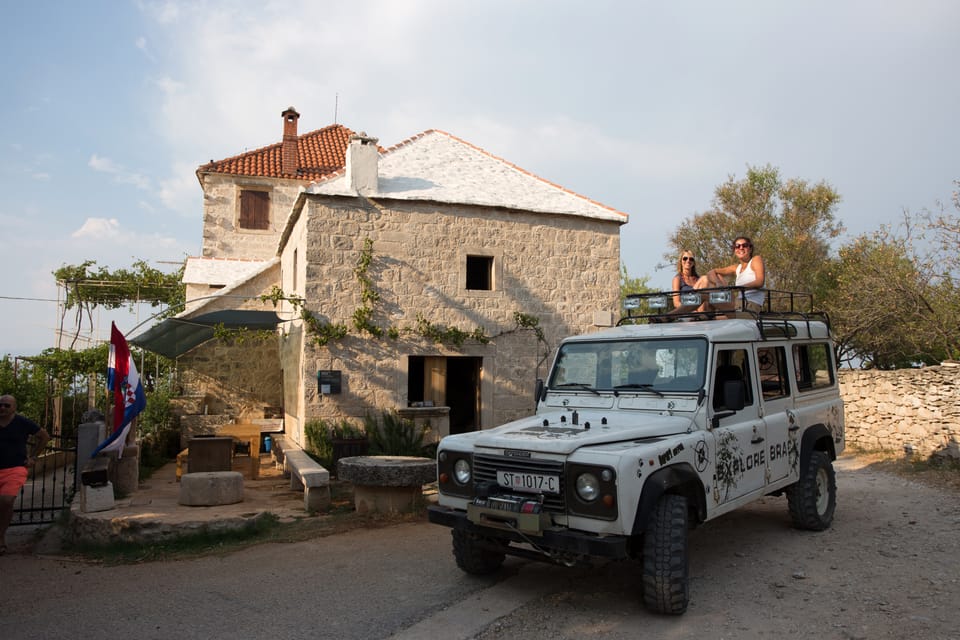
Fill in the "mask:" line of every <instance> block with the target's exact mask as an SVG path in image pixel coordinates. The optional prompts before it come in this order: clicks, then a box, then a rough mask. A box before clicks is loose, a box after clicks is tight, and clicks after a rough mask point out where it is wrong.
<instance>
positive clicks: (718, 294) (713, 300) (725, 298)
mask: <svg viewBox="0 0 960 640" xmlns="http://www.w3.org/2000/svg"><path fill="white" fill-rule="evenodd" d="M732 301H733V295H732V294H731V293H730V291H711V292H710V304H723V303H725V302H732Z"/></svg>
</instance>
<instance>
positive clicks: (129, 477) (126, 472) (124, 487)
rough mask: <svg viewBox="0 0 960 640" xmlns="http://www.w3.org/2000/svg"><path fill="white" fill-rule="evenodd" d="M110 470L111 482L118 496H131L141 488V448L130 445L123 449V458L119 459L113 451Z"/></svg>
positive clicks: (110, 454)
mask: <svg viewBox="0 0 960 640" xmlns="http://www.w3.org/2000/svg"><path fill="white" fill-rule="evenodd" d="M108 455H109V456H110V469H111V474H110V475H111V481H112V482H113V486H114V487H115V490H116V493H117V495H118V496H129V495H130V494H132V493H133V492H134V491H136V490H137V487H139V486H140V447H139V446H137V445H135V444H128V445H127V446H125V447H124V448H123V456H122V457H121V458H119V459H117V454H116V452H114V451H111V452H110V453H109V454H108Z"/></svg>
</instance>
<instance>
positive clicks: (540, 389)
mask: <svg viewBox="0 0 960 640" xmlns="http://www.w3.org/2000/svg"><path fill="white" fill-rule="evenodd" d="M546 397H547V387H546V386H545V385H544V384H543V378H537V387H536V390H535V391H534V392H533V404H534V405H538V404H540V401H541V400H545V399H546Z"/></svg>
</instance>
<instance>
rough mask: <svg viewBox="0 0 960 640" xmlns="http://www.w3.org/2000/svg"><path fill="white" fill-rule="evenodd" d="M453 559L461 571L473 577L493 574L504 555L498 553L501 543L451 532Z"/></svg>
mask: <svg viewBox="0 0 960 640" xmlns="http://www.w3.org/2000/svg"><path fill="white" fill-rule="evenodd" d="M452 533H453V557H454V559H456V561H457V566H458V567H460V569H461V570H463V571H465V572H467V573H472V574H474V575H484V574H487V573H493V572H494V571H496V570H497V569H499V568H500V565H502V564H503V560H504V558H505V557H506V554H505V553H504V552H503V551H498V550H497V548H498V547H503V543H501V542H498V541H497V540H494V539H492V538H486V537H484V536H479V535H477V534H475V533H468V532H466V531H458V530H456V529H454V530H453V532H452Z"/></svg>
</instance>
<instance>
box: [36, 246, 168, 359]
mask: <svg viewBox="0 0 960 640" xmlns="http://www.w3.org/2000/svg"><path fill="white" fill-rule="evenodd" d="M185 266H186V263H184V264H183V265H181V266H180V268H179V269H178V270H177V271H175V272H173V273H164V272H162V271H160V270H159V269H154V268H153V267H151V266H150V265H148V264H147V263H146V262H145V261H143V260H137V261H136V262H134V263H133V266H132V267H131V268H130V269H114V270H110V269H107V268H106V267H100V266H97V263H96V261H95V260H86V261H84V262H82V263H80V264H77V265H64V266H62V267H60V268H59V269H57V270H56V271H54V272H53V276H54V277H55V278H56V280H57V285H58V286H62V287H63V288H64V289H65V290H66V299H65V300H64V304H63V313H62V315H61V317H60V329H61V332H62V331H63V323H64V322H65V320H66V316H67V311H68V310H70V309H74V310H75V312H76V318H75V326H76V332H75V334H74V336H73V340H72V341H71V344H70V348H71V349H72V348H73V346H74V345H75V344H76V341H77V338H78V337H79V335H80V331H81V328H82V326H83V320H84V318H86V320H87V322H89V323H90V325H91V326H92V325H93V312H94V310H95V309H96V308H97V307H103V308H104V309H117V308H119V307H122V306H124V305H127V306H130V307H133V305H135V304H137V303H141V302H145V303H148V304H150V306H152V307H156V306H159V305H166V306H167V312H166V314H167V315H172V314H174V313H176V312H177V311H179V310H180V309H182V308H183V305H184V303H185V301H186V287H185V286H184V284H183V270H184V268H185Z"/></svg>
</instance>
